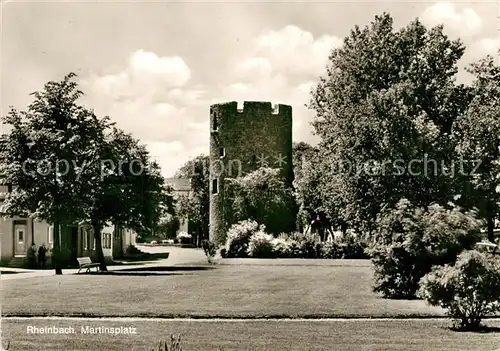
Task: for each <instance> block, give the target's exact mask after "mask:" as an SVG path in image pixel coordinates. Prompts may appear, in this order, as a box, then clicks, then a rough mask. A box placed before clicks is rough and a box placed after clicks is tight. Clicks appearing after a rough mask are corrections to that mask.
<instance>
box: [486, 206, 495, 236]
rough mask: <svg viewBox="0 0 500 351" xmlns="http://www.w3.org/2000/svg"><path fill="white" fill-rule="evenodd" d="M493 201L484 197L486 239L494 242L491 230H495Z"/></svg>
mask: <svg viewBox="0 0 500 351" xmlns="http://www.w3.org/2000/svg"><path fill="white" fill-rule="evenodd" d="M495 207H496V206H495V203H494V202H493V201H492V200H491V199H489V198H487V199H486V223H487V234H488V240H489V241H491V242H494V240H495V236H494V234H493V231H494V230H495V215H496V213H495Z"/></svg>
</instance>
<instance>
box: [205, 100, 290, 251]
mask: <svg viewBox="0 0 500 351" xmlns="http://www.w3.org/2000/svg"><path fill="white" fill-rule="evenodd" d="M262 166H267V167H270V168H279V169H281V175H282V176H283V179H284V180H285V182H286V183H287V184H288V185H289V186H292V181H293V168H292V107H291V106H288V105H275V106H273V105H272V104H271V103H270V102H256V101H255V102H254V101H245V102H244V103H243V106H242V107H241V108H240V107H239V106H238V103H237V102H234V101H233V102H227V103H221V104H215V105H212V106H211V107H210V170H211V175H210V240H211V241H214V242H217V243H223V242H224V241H225V235H226V231H227V229H228V228H225V224H224V223H225V218H224V216H225V215H224V212H225V210H224V206H225V201H224V200H225V199H224V179H226V178H236V177H238V176H244V175H246V174H247V173H249V172H252V171H254V170H256V169H258V168H260V167H262Z"/></svg>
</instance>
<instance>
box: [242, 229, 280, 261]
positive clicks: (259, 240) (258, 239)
mask: <svg viewBox="0 0 500 351" xmlns="http://www.w3.org/2000/svg"><path fill="white" fill-rule="evenodd" d="M274 240H275V239H274V237H273V236H272V235H270V234H266V233H265V232H264V231H263V230H259V231H258V232H256V233H254V234H253V235H252V236H251V237H250V242H249V243H248V255H249V256H250V257H258V258H272V257H275V246H274Z"/></svg>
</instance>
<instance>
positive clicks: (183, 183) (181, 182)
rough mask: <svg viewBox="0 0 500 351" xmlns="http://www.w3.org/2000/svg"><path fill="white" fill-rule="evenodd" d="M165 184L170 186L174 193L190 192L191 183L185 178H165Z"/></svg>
mask: <svg viewBox="0 0 500 351" xmlns="http://www.w3.org/2000/svg"><path fill="white" fill-rule="evenodd" d="M165 182H166V183H168V184H170V185H171V186H172V187H173V188H174V190H175V191H190V190H191V182H190V181H189V179H185V178H167V179H165Z"/></svg>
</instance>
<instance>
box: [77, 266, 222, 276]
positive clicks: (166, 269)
mask: <svg viewBox="0 0 500 351" xmlns="http://www.w3.org/2000/svg"><path fill="white" fill-rule="evenodd" d="M211 269H215V267H210V266H159V267H133V268H127V269H120V270H113V271H106V272H95V271H93V272H85V273H84V272H80V273H75V274H86V275H120V276H134V277H146V276H160V275H161V276H166V275H181V274H182V275H188V273H186V272H195V271H207V270H211Z"/></svg>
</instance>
